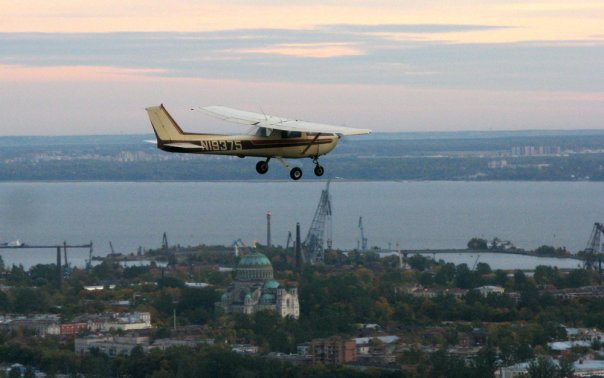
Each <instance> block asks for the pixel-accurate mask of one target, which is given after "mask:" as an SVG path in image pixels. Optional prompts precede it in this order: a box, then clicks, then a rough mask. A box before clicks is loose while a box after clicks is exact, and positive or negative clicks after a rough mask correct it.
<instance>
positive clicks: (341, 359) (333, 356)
mask: <svg viewBox="0 0 604 378" xmlns="http://www.w3.org/2000/svg"><path fill="white" fill-rule="evenodd" d="M309 352H310V355H311V356H312V363H313V364H316V363H323V364H332V365H336V364H337V365H340V364H343V363H346V362H352V361H356V359H357V356H356V343H355V341H354V340H345V339H342V338H341V337H338V336H334V337H330V338H327V339H315V340H313V341H311V343H310V348H309Z"/></svg>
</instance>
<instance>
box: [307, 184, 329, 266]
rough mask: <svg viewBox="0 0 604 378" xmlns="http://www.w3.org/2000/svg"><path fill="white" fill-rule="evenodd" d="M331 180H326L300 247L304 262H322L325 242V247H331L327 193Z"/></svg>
mask: <svg viewBox="0 0 604 378" xmlns="http://www.w3.org/2000/svg"><path fill="white" fill-rule="evenodd" d="M330 183H331V180H327V185H326V187H325V189H323V191H322V192H321V198H320V200H319V205H318V206H317V209H316V210H315V215H314V217H313V219H312V223H311V224H310V229H309V230H308V234H307V235H306V239H305V240H304V243H302V247H303V250H304V252H303V253H302V259H303V260H304V261H303V262H305V263H310V264H315V263H321V262H323V255H324V252H325V244H327V249H328V250H329V249H331V245H332V237H331V229H332V228H331V196H330V195H329V184H330Z"/></svg>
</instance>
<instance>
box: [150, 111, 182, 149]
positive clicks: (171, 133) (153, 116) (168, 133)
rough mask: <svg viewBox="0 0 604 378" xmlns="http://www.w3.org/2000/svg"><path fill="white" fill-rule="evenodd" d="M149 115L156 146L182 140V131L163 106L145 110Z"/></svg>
mask: <svg viewBox="0 0 604 378" xmlns="http://www.w3.org/2000/svg"><path fill="white" fill-rule="evenodd" d="M145 110H146V111H147V114H148V115H149V120H150V121H151V126H153V131H154V132H155V136H156V137H157V144H158V145H162V144H164V143H170V142H172V141H177V140H180V139H182V136H183V134H184V133H183V131H182V129H181V128H180V127H179V126H178V124H177V123H176V121H174V119H173V118H172V116H171V115H170V113H168V111H167V110H166V108H164V106H163V105H159V106H151V107H148V108H146V109H145Z"/></svg>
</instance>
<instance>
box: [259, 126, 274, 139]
mask: <svg viewBox="0 0 604 378" xmlns="http://www.w3.org/2000/svg"><path fill="white" fill-rule="evenodd" d="M272 133H273V129H268V128H266V127H259V128H258V131H256V136H259V137H269V136H271V134H272Z"/></svg>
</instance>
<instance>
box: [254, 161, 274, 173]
mask: <svg viewBox="0 0 604 378" xmlns="http://www.w3.org/2000/svg"><path fill="white" fill-rule="evenodd" d="M269 160H271V158H268V159H266V160H260V161H259V162H258V163H256V172H258V173H260V174H261V175H263V174H265V173H266V172H268V161H269Z"/></svg>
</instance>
